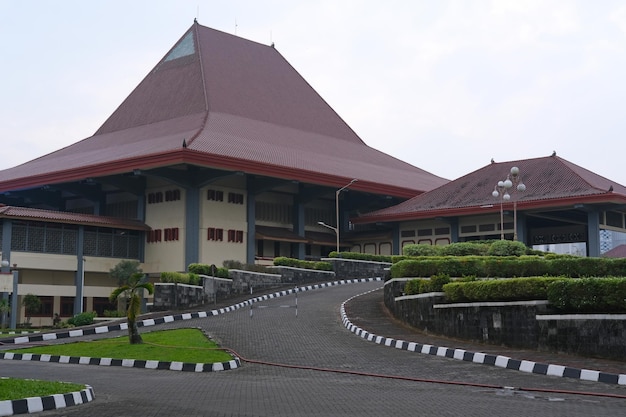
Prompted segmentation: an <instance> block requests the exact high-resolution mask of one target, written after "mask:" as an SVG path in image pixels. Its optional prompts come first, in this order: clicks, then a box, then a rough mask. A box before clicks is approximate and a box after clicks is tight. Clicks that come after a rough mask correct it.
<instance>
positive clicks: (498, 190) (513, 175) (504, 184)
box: [491, 167, 526, 241]
mask: <svg viewBox="0 0 626 417" xmlns="http://www.w3.org/2000/svg"><path fill="white" fill-rule="evenodd" d="M513 187H515V188H513ZM509 190H511V191H515V190H517V191H518V192H524V191H526V185H524V183H523V182H522V178H521V177H520V175H519V168H518V167H513V168H511V171H510V173H509V174H508V175H507V176H506V179H505V180H504V181H498V184H497V185H496V186H495V187H494V188H493V192H492V193H491V195H492V196H494V197H496V198H497V197H500V239H501V240H504V212H503V211H502V204H503V202H504V201H509V200H510V199H511V194H509ZM513 240H514V241H517V199H513Z"/></svg>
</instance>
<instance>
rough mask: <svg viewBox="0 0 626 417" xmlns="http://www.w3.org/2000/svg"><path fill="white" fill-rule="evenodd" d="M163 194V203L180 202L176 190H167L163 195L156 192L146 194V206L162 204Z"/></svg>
mask: <svg viewBox="0 0 626 417" xmlns="http://www.w3.org/2000/svg"><path fill="white" fill-rule="evenodd" d="M163 194H165V201H166V202H168V201H178V200H180V190H179V189H178V188H176V189H174V190H167V191H165V193H163V192H161V191H158V192H156V193H149V194H148V204H157V203H162V202H163Z"/></svg>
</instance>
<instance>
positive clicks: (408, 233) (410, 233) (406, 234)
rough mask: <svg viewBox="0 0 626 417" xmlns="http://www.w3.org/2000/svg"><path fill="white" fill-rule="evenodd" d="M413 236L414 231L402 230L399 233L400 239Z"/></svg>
mask: <svg viewBox="0 0 626 417" xmlns="http://www.w3.org/2000/svg"><path fill="white" fill-rule="evenodd" d="M413 236H415V230H403V231H401V232H400V237H413Z"/></svg>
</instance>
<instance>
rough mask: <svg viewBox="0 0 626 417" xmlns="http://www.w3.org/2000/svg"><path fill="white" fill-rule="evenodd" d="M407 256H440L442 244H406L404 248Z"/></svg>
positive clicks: (403, 251) (403, 250)
mask: <svg viewBox="0 0 626 417" xmlns="http://www.w3.org/2000/svg"><path fill="white" fill-rule="evenodd" d="M402 253H403V254H404V255H405V256H438V255H440V254H441V246H433V245H426V244H411V245H405V246H404V247H403V248H402Z"/></svg>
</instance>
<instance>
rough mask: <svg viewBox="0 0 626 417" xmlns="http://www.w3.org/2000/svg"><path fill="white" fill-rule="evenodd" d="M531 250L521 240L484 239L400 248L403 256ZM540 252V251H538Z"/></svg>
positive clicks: (510, 253)
mask: <svg viewBox="0 0 626 417" xmlns="http://www.w3.org/2000/svg"><path fill="white" fill-rule="evenodd" d="M531 252H532V253H533V254H536V253H537V252H536V251H531V250H530V249H529V248H527V247H526V245H524V244H523V243H522V242H513V241H510V240H493V241H490V240H485V241H479V242H456V243H451V244H449V245H443V246H437V245H435V246H433V245H430V244H423V243H420V244H413V245H406V246H404V247H403V248H402V253H403V254H404V255H405V256H413V257H415V256H471V255H476V256H485V255H491V256H521V255H526V254H530V253H531ZM539 253H541V252H539Z"/></svg>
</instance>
